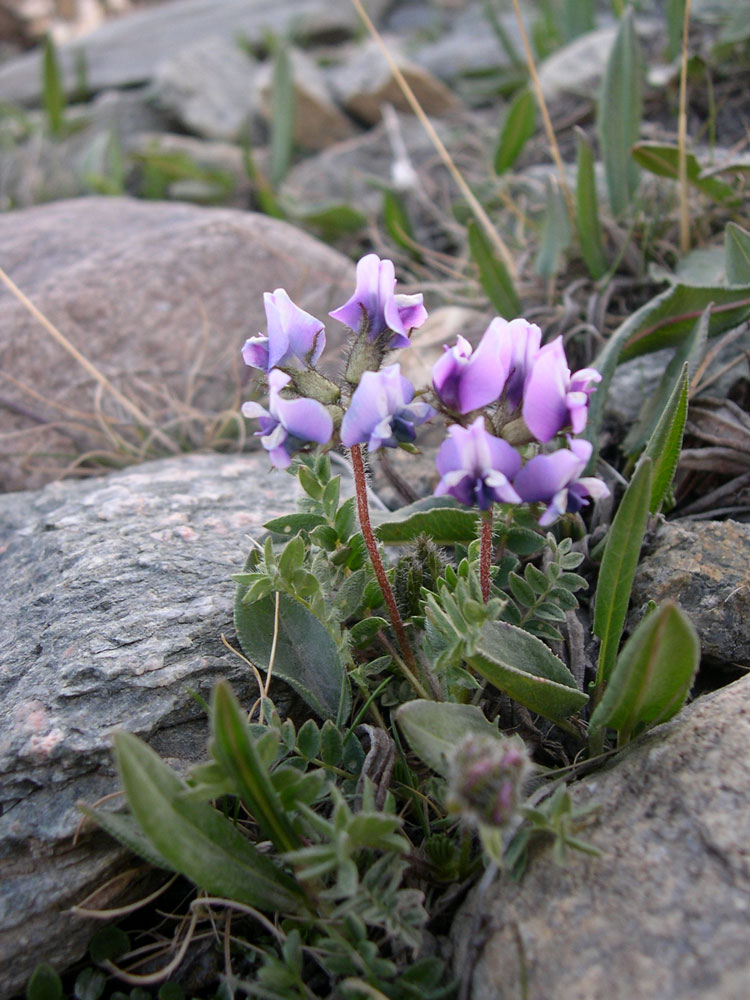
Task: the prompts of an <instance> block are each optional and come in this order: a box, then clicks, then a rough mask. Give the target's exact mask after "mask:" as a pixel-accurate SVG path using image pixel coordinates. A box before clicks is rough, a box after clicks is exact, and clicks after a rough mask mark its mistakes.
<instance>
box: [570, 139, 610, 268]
mask: <svg viewBox="0 0 750 1000" xmlns="http://www.w3.org/2000/svg"><path fill="white" fill-rule="evenodd" d="M576 133H577V135H578V169H577V173H576V222H577V225H578V237H579V239H580V241H581V255H582V257H583V260H584V262H585V264H586V267H587V268H588V270H589V274H590V275H591V277H592V278H594V279H598V278H601V277H602V275H603V274H606V273H607V258H606V257H605V255H604V249H603V247H602V231H601V226H600V225H599V198H598V196H597V192H596V180H595V176H594V153H593V151H592V149H591V145H590V143H589V141H588V139H587V138H586V133H585V132H584V131H583V129H580V128H576Z"/></svg>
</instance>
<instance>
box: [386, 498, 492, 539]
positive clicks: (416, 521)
mask: <svg viewBox="0 0 750 1000" xmlns="http://www.w3.org/2000/svg"><path fill="white" fill-rule="evenodd" d="M478 516H479V515H478V514H477V512H476V510H472V509H469V508H468V507H465V506H463V505H462V504H459V503H458V501H457V500H454V499H453V497H426V498H425V499H424V500H417V502H416V503H413V504H409V506H408V507H401V508H400V509H399V510H396V511H393V512H392V513H391V512H387V513H385V515H384V516H383V517H382V518H381V516H380V515H379V514H378V513H377V512H373V521H374V522H376V521H377V524H376V525H375V527H374V529H373V530H374V532H375V536H376V537H377V539H378V541H380V542H384V543H385V544H386V545H401V544H402V543H403V542H409V541H412V540H413V539H414V538H417V537H418V536H419V535H428V536H429V537H430V538H431V539H432V540H433V541H434V542H436V543H437V544H438V545H455V544H456V543H457V542H472V541H473V540H474V539H475V538H476V537H477V521H478Z"/></svg>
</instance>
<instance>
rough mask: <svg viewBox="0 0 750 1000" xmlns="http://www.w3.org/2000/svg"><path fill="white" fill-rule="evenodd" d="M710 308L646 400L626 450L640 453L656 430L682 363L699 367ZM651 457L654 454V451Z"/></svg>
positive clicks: (689, 370) (678, 376)
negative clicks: (654, 390)
mask: <svg viewBox="0 0 750 1000" xmlns="http://www.w3.org/2000/svg"><path fill="white" fill-rule="evenodd" d="M711 308H712V306H711V305H708V306H706V308H705V309H704V310H703V313H702V314H701V316H700V318H699V319H698V321H697V323H696V324H695V326H694V327H693V329H692V331H691V332H690V335H689V336H688V337H686V338H685V340H684V341H683V342H682V343H681V344H680V345H679V346H678V348H677V350H676V351H675V353H674V356H673V357H672V358H671V359H670V362H669V364H668V365H667V367H666V368H665V370H664V373H663V375H662V377H661V380H660V382H659V387H658V388H657V390H656V392H654V393H652V394H651V395H650V396H649V397H648V398H647V399H646V400H645V401H644V404H643V406H642V407H641V412H640V413H639V415H638V420H637V421H636V422H635V423H634V424H633V426H632V427H631V429H630V430H629V431H628V433H627V435H626V436H625V440H624V441H623V443H622V449H623V451H624V452H625V454H627V455H635V454H637V452H638V451H639V450H640V449H641V448H642V447H643V445H644V444H645V443H646V441H648V439H649V438H650V437H651V436H652V434H653V433H654V430H655V428H656V425H657V423H658V422H659V420H660V418H661V416H662V414H663V413H664V411H665V409H666V407H667V406H668V405H669V402H670V399H671V397H672V394H673V392H674V387H675V383H676V382H677V380H678V379H680V378H681V377H682V374H681V373H682V369H683V366H684V365H686V364H687V366H688V373H689V375H692V374H693V372H694V371H695V369H696V368H697V366H698V363H699V361H700V359H701V358H702V356H703V351H704V349H705V346H706V338H707V337H708V327H709V323H710V321H711ZM688 388H689V386H688ZM652 457H654V456H653V455H652Z"/></svg>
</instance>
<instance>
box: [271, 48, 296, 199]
mask: <svg viewBox="0 0 750 1000" xmlns="http://www.w3.org/2000/svg"><path fill="white" fill-rule="evenodd" d="M294 116H295V99H294V80H293V77H292V63H291V59H290V58H289V49H288V47H287V46H286V44H285V43H284V42H277V44H276V52H275V56H274V63H273V98H272V105H271V162H270V167H269V171H268V173H269V180H270V182H271V187H272V188H273V190H274V191H276V190H277V189H278V187H279V185H280V184H281V182H282V181H283V180H284V178H285V177H286V174H287V171H288V170H289V164H290V163H291V160H292V149H293V147H294Z"/></svg>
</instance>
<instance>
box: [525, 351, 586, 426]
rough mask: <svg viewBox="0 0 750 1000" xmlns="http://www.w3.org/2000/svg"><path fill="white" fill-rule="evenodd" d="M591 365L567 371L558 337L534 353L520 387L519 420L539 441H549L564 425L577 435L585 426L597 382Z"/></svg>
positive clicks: (566, 363) (565, 360) (563, 352)
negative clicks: (520, 412) (521, 393)
mask: <svg viewBox="0 0 750 1000" xmlns="http://www.w3.org/2000/svg"><path fill="white" fill-rule="evenodd" d="M600 381H601V375H600V374H599V372H598V371H596V370H595V369H594V368H582V369H581V370H580V371H577V372H576V373H575V374H574V375H571V374H570V369H569V368H568V362H567V359H566V357H565V349H564V347H563V342H562V337H557V338H556V339H555V340H553V341H552V342H551V343H549V344H545V345H544V347H543V348H542V349H541V350H540V351H539V352H538V353H537V355H536V357H535V358H534V361H533V363H532V365H531V371H530V372H529V374H528V376H527V378H526V384H525V385H524V390H523V410H522V413H523V419H524V421H525V423H526V426H527V427H528V428H529V430H530V431H531V433H532V434H533V435H534V436H535V437H536V438H538V440H539V441H549V440H550V439H551V438H553V437H554V436H555V434H558V433H559V432H560V431H561V430H564V429H565V428H566V427H572V429H573V433H574V434H580V433H581V431H582V430H583V428H584V427H585V426H586V418H587V416H588V403H589V396H590V395H591V393H592V392H594V390H595V389H596V386H593V385H590V384H589V383H591V382H600Z"/></svg>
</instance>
